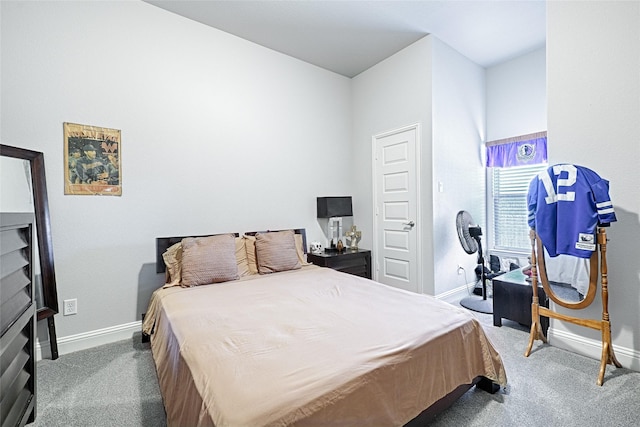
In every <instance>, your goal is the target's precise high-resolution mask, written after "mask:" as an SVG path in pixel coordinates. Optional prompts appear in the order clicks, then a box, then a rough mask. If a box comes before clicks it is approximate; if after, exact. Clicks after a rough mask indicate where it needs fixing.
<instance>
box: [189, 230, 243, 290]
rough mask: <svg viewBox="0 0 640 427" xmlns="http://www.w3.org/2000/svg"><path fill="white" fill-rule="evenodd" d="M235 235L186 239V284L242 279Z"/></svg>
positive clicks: (193, 284)
mask: <svg viewBox="0 0 640 427" xmlns="http://www.w3.org/2000/svg"><path fill="white" fill-rule="evenodd" d="M239 277H240V276H239V274H238V264H237V261H236V242H235V236H234V235H233V234H222V235H218V236H209V237H195V238H194V237H187V238H185V239H182V286H198V285H207V284H210V283H220V282H227V281H229V280H237V279H238V278H239Z"/></svg>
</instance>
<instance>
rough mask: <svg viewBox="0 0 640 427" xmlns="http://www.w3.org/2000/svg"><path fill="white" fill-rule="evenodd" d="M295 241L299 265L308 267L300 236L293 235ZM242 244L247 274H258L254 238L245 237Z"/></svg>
mask: <svg viewBox="0 0 640 427" xmlns="http://www.w3.org/2000/svg"><path fill="white" fill-rule="evenodd" d="M294 238H295V241H296V252H297V253H298V260H299V261H300V264H301V265H309V263H308V262H307V255H306V254H305V253H304V245H303V242H302V235H301V234H294ZM244 244H245V248H246V250H247V264H248V268H249V274H258V262H257V260H256V236H250V235H246V234H245V236H244Z"/></svg>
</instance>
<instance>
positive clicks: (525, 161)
mask: <svg viewBox="0 0 640 427" xmlns="http://www.w3.org/2000/svg"><path fill="white" fill-rule="evenodd" d="M513 140H515V141H513ZM546 162H547V135H546V132H541V133H540V134H534V135H530V136H528V137H525V138H523V137H518V138H512V139H511V140H501V141H494V142H488V143H487V167H489V168H508V167H512V166H525V165H536V164H539V163H546Z"/></svg>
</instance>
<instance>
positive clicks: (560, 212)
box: [527, 164, 617, 258]
mask: <svg viewBox="0 0 640 427" xmlns="http://www.w3.org/2000/svg"><path fill="white" fill-rule="evenodd" d="M527 203H528V208H529V217H528V223H529V226H530V227H531V228H533V229H535V230H536V232H537V233H538V236H540V240H542V244H543V245H544V247H545V248H546V249H547V252H548V253H549V256H552V257H555V256H557V255H559V254H566V255H573V256H577V257H580V258H589V257H591V254H592V253H593V251H595V249H596V243H597V242H596V228H597V227H598V225H608V224H609V223H612V222H614V221H617V219H616V214H615V212H614V210H613V204H612V203H611V199H610V198H609V181H607V180H606V179H602V178H600V176H599V175H598V174H597V173H595V172H594V171H592V170H591V169H587V168H585V167H582V166H576V165H571V164H558V165H554V166H550V167H549V168H547V169H546V170H544V171H542V172H540V173H539V174H538V175H537V176H536V177H535V178H533V179H532V180H531V183H530V184H529V193H528V195H527Z"/></svg>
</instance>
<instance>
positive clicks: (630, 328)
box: [547, 1, 640, 381]
mask: <svg viewBox="0 0 640 427" xmlns="http://www.w3.org/2000/svg"><path fill="white" fill-rule="evenodd" d="M639 23H640V3H639V2H623V1H621V2H613V1H590V2H586V1H585V2H549V3H548V5H547V70H548V71H547V79H548V86H547V93H548V128H549V129H548V136H549V162H550V163H560V162H569V163H574V164H578V165H583V166H586V167H589V168H590V169H593V170H594V171H596V172H597V173H598V174H599V175H600V176H602V177H603V178H606V179H608V180H609V181H610V196H611V199H612V200H613V203H614V207H615V210H616V215H617V217H618V222H616V223H614V224H612V225H611V227H610V229H609V230H608V231H607V235H608V238H609V244H608V248H607V255H608V256H607V258H608V267H609V271H608V273H609V274H608V282H609V311H610V317H611V323H612V336H613V344H614V348H616V354H617V356H618V359H620V361H621V362H622V363H623V364H626V365H627V366H628V363H629V362H628V361H629V359H630V358H632V357H635V360H634V362H633V365H632V367H633V368H634V369H640V363H639V361H640V315H639V314H638V313H639V312H640V310H638V307H640V220H639V215H640V197H639V196H638V182H640V168H638V159H639V158H640V119H639V118H640V25H639ZM574 314H575V313H574ZM581 315H584V316H588V317H589V318H593V319H600V318H601V314H600V299H599V298H598V299H596V302H595V303H594V304H593V305H592V306H591V307H590V308H589V309H587V310H584V313H582V314H581ZM552 325H553V328H554V329H557V332H556V335H555V336H552V340H551V342H552V343H553V344H555V345H563V346H566V347H570V348H580V346H579V344H580V343H579V342H577V340H575V339H573V338H572V337H565V336H563V335H562V332H563V331H566V332H567V333H568V334H570V335H573V336H575V335H578V336H581V337H585V338H588V339H592V340H593V342H598V341H599V339H600V336H599V333H598V332H597V331H593V330H589V329H586V328H583V327H579V326H575V325H570V324H567V323H561V322H553V323H552ZM599 351H600V350H599V348H598V347H592V348H591V352H590V355H591V356H593V357H595V358H598V359H599V357H600V355H599ZM625 362H626V363H625ZM609 369H611V368H608V370H609ZM594 375H595V374H594ZM605 381H606V379H605Z"/></svg>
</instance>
